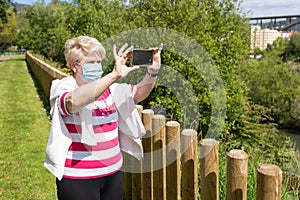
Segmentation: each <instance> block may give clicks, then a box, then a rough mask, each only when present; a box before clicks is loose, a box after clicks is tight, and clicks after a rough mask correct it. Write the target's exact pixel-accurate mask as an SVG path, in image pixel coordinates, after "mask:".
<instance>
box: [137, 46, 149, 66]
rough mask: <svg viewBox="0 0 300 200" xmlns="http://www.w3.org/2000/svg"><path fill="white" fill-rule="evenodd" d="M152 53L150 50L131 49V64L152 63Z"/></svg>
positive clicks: (143, 64)
mask: <svg viewBox="0 0 300 200" xmlns="http://www.w3.org/2000/svg"><path fill="white" fill-rule="evenodd" d="M152 62H153V54H152V50H142V49H133V50H132V65H139V66H147V65H152Z"/></svg>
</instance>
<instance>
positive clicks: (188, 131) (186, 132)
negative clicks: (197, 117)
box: [181, 129, 197, 136]
mask: <svg viewBox="0 0 300 200" xmlns="http://www.w3.org/2000/svg"><path fill="white" fill-rule="evenodd" d="M181 134H182V135H186V136H194V135H197V131H195V130H194V129H184V130H182V132H181Z"/></svg>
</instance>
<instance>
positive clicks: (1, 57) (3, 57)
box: [0, 55, 24, 62]
mask: <svg viewBox="0 0 300 200" xmlns="http://www.w3.org/2000/svg"><path fill="white" fill-rule="evenodd" d="M19 56H24V55H5V56H0V62H3V61H5V60H9V59H11V58H14V57H19Z"/></svg>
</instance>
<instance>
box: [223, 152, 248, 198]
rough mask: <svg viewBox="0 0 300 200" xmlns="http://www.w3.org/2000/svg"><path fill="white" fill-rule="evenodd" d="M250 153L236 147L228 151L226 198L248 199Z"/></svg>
mask: <svg viewBox="0 0 300 200" xmlns="http://www.w3.org/2000/svg"><path fill="white" fill-rule="evenodd" d="M247 176H248V155H247V153H245V152H244V151H243V150H238V149H234V150H231V151H230V152H229V153H227V167H226V199H227V200H247Z"/></svg>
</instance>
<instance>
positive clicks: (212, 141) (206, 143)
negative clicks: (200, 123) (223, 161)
mask: <svg viewBox="0 0 300 200" xmlns="http://www.w3.org/2000/svg"><path fill="white" fill-rule="evenodd" d="M218 143H219V142H218V141H217V140H215V139H212V138H206V139H202V140H201V141H200V145H203V146H215V145H216V144H218Z"/></svg>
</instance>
